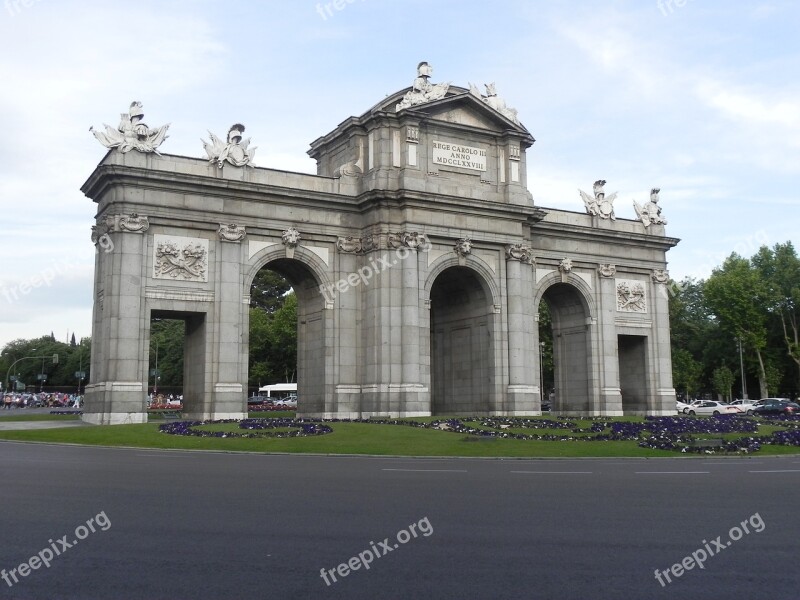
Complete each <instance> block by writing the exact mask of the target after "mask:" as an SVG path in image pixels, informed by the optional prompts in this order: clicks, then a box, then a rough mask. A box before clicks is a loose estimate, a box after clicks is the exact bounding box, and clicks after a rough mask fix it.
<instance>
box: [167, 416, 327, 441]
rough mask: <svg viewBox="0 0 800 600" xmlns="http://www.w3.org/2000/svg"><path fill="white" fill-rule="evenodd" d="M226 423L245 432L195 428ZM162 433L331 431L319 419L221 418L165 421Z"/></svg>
mask: <svg viewBox="0 0 800 600" xmlns="http://www.w3.org/2000/svg"><path fill="white" fill-rule="evenodd" d="M226 423H238V425H239V429H244V430H247V432H242V433H238V432H235V431H203V430H202V429H195V428H196V427H200V426H201V425H218V424H226ZM288 427H291V428H295V429H293V430H292V431H267V430H269V429H286V428H288ZM159 431H161V432H162V433H169V434H172V435H191V436H196V437H218V438H233V437H240V438H257V437H272V438H289V437H305V436H314V435H325V434H326V433H331V432H333V429H331V428H330V427H329V426H327V425H322V424H321V423H320V422H319V421H314V422H312V421H306V420H304V419H242V420H238V419H221V420H215V421H177V422H175V423H166V424H164V425H161V426H160V427H159Z"/></svg>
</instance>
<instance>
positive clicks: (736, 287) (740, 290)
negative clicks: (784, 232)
mask: <svg viewBox="0 0 800 600" xmlns="http://www.w3.org/2000/svg"><path fill="white" fill-rule="evenodd" d="M668 289H669V293H670V302H669V310H670V327H671V336H670V338H671V342H672V372H673V380H674V385H675V388H676V389H677V390H678V391H679V393H683V394H685V395H686V396H690V397H696V396H698V395H700V394H703V393H716V394H719V395H721V396H723V397H726V398H731V397H741V396H742V389H741V380H742V368H743V369H744V386H745V390H746V392H747V395H748V396H749V397H750V398H766V397H775V396H780V397H789V398H796V397H797V396H798V392H800V331H799V330H798V325H799V324H800V259H798V256H797V252H796V250H795V248H794V246H793V245H792V243H791V242H786V243H783V244H780V243H779V244H776V245H775V246H774V247H772V248H769V247H767V246H762V247H761V248H759V250H758V252H756V253H755V254H754V255H753V256H752V257H750V258H745V257H743V256H739V255H738V254H736V253H733V254H731V255H730V256H729V257H728V258H727V259H725V261H724V262H723V264H722V265H721V266H719V267H717V268H715V269H714V270H713V271H712V273H711V275H710V276H709V277H708V279H700V280H697V279H692V278H686V279H684V280H683V281H681V282H679V283H678V282H672V284H671V286H670V287H669V288H668Z"/></svg>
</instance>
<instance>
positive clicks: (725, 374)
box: [713, 366, 734, 400]
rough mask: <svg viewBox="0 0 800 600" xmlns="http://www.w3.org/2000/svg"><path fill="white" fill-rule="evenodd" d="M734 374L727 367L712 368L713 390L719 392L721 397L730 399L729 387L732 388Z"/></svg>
mask: <svg viewBox="0 0 800 600" xmlns="http://www.w3.org/2000/svg"><path fill="white" fill-rule="evenodd" d="M733 380H734V375H733V371H731V370H730V369H729V368H728V367H725V366H722V367H719V368H717V369H714V375H713V381H714V391H716V392H717V393H718V394H720V395H721V396H722V397H723V399H725V400H730V399H731V388H733Z"/></svg>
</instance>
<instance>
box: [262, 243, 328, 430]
mask: <svg viewBox="0 0 800 600" xmlns="http://www.w3.org/2000/svg"><path fill="white" fill-rule="evenodd" d="M262 268H264V269H270V270H272V271H275V272H276V273H278V274H279V275H281V276H283V277H284V278H286V280H287V281H288V282H289V283H290V284H291V286H292V289H294V293H295V295H296V296H297V413H298V415H302V414H304V413H320V412H323V411H324V409H325V366H326V362H325V346H326V343H327V344H330V343H331V340H326V338H325V327H324V311H325V300H324V297H323V296H322V294H321V293H320V289H319V282H318V281H317V278H316V277H315V276H314V274H313V273H312V272H311V270H310V269H309V268H308V267H307V266H305V265H304V264H303V263H302V262H300V261H299V260H295V259H290V258H280V259H277V260H273V261H271V262H269V263H267V264H266V265H264V266H263V267H262ZM276 383H277V382H276Z"/></svg>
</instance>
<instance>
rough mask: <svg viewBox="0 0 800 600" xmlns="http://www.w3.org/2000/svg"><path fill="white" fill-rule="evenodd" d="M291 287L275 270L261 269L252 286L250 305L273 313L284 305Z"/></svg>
mask: <svg viewBox="0 0 800 600" xmlns="http://www.w3.org/2000/svg"><path fill="white" fill-rule="evenodd" d="M291 289H292V286H291V285H290V284H289V282H288V281H286V279H285V278H284V277H282V276H281V275H279V274H278V273H276V272H275V271H270V270H269V269H261V270H260V271H259V272H258V273H257V274H256V276H255V279H253V285H251V286H250V306H251V307H253V308H260V309H261V310H264V311H266V312H267V313H270V314H272V313H274V312H275V311H276V310H278V309H279V308H280V307H281V306H283V303H284V301H285V298H286V294H287V293H288V292H289V290H291Z"/></svg>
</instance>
